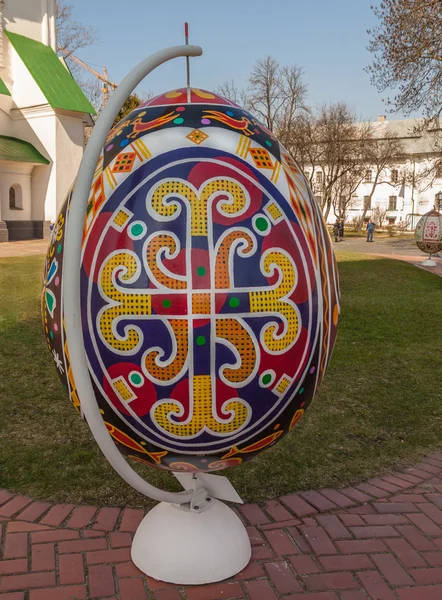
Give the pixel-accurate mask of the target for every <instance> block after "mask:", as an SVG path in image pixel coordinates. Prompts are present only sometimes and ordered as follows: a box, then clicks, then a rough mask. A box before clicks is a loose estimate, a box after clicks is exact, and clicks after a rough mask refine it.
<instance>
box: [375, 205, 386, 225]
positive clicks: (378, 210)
mask: <svg viewBox="0 0 442 600" xmlns="http://www.w3.org/2000/svg"><path fill="white" fill-rule="evenodd" d="M386 217H387V210H386V209H385V208H384V207H382V206H375V207H374V209H373V214H372V219H373V223H374V224H375V225H376V226H377V227H382V225H383V223H384V221H385V219H386Z"/></svg>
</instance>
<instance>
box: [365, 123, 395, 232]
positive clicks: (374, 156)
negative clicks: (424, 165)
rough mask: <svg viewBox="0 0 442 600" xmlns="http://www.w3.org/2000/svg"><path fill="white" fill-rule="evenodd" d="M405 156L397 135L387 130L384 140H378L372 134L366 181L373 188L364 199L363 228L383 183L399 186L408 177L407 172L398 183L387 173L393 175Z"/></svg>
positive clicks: (368, 143) (366, 156)
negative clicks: (374, 198)
mask: <svg viewBox="0 0 442 600" xmlns="http://www.w3.org/2000/svg"><path fill="white" fill-rule="evenodd" d="M404 154H405V151H404V146H403V143H402V142H401V140H400V139H398V137H397V135H395V134H393V133H392V132H389V131H388V130H387V131H386V132H385V133H384V137H383V138H379V139H376V137H375V136H374V135H373V132H371V136H370V139H369V140H367V145H366V148H365V168H366V169H367V170H369V171H370V181H366V183H371V188H370V191H369V193H368V195H367V198H366V199H365V198H364V206H363V212H362V220H361V228H362V225H363V223H364V219H365V217H366V215H367V212H368V210H369V208H370V207H371V204H372V200H373V195H374V193H375V191H376V188H377V186H378V185H380V184H381V183H388V184H390V185H392V186H394V185H398V183H400V182H401V181H402V180H403V178H404V177H406V173H405V170H404V171H403V173H402V174H401V177H398V180H397V181H394V180H393V181H392V178H391V175H390V176H388V175H387V171H389V172H390V173H391V170H392V168H393V167H394V166H396V165H397V163H398V161H400V160H401V159H402V158H403V156H404Z"/></svg>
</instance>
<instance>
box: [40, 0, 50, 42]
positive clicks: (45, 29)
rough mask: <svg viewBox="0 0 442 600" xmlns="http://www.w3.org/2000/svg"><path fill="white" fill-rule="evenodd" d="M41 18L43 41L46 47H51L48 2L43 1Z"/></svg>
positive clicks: (46, 0)
mask: <svg viewBox="0 0 442 600" xmlns="http://www.w3.org/2000/svg"><path fill="white" fill-rule="evenodd" d="M41 16H42V20H41V41H42V43H43V44H45V46H49V15H48V0H41Z"/></svg>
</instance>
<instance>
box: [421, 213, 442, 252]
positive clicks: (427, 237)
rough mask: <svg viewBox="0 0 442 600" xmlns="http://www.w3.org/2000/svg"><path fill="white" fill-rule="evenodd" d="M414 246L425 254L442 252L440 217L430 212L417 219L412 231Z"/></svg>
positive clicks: (441, 217) (441, 221) (441, 224)
mask: <svg viewBox="0 0 442 600" xmlns="http://www.w3.org/2000/svg"><path fill="white" fill-rule="evenodd" d="M414 239H415V240H416V246H417V247H418V248H419V250H422V252H425V253H426V254H437V253H438V252H440V251H442V215H441V214H440V213H439V212H437V210H430V211H429V212H427V213H426V214H425V215H424V216H423V217H421V218H420V219H419V221H418V222H417V225H416V229H415V231H414Z"/></svg>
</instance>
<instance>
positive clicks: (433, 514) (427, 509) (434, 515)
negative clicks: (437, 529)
mask: <svg viewBox="0 0 442 600" xmlns="http://www.w3.org/2000/svg"><path fill="white" fill-rule="evenodd" d="M419 508H420V510H421V511H422V512H423V513H425V514H426V515H427V516H428V517H430V519H432V520H433V521H434V522H435V523H437V524H438V525H442V510H440V508H437V506H434V504H431V503H430V502H428V503H425V504H419Z"/></svg>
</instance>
